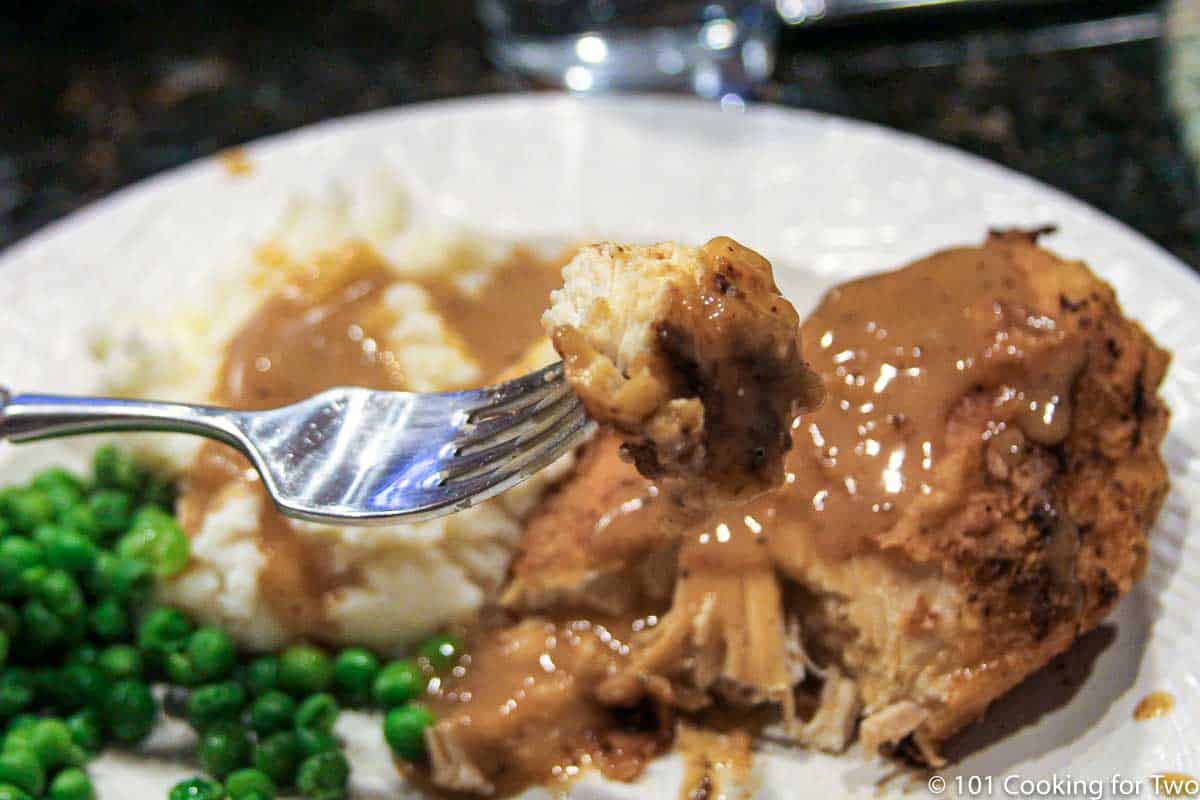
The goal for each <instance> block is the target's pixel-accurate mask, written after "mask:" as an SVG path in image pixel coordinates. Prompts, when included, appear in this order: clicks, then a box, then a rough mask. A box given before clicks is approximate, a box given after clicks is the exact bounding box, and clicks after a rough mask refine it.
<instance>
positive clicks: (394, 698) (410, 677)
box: [372, 660, 427, 709]
mask: <svg viewBox="0 0 1200 800" xmlns="http://www.w3.org/2000/svg"><path fill="white" fill-rule="evenodd" d="M426 683H427V681H426V679H425V673H423V672H422V671H421V668H420V667H419V666H418V665H417V663H416V662H415V661H410V660H406V661H393V662H392V663H390V664H388V665H387V666H386V667H384V668H383V669H382V670H380V671H379V675H378V676H376V678H375V686H374V689H373V691H372V696H373V697H374V698H375V703H376V704H377V705H378V706H379V707H380V708H385V709H386V708H396V707H397V706H402V705H404V704H405V703H407V702H409V701H410V700H413V699H414V698H416V697H418V696H420V695H421V693H422V692H424V691H425V685H426Z"/></svg>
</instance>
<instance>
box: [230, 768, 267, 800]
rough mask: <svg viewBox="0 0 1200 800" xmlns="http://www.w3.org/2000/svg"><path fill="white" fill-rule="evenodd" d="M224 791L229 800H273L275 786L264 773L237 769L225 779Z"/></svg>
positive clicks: (255, 770)
mask: <svg viewBox="0 0 1200 800" xmlns="http://www.w3.org/2000/svg"><path fill="white" fill-rule="evenodd" d="M225 791H226V792H228V793H229V800H248V799H249V798H250V797H251V796H255V797H259V798H262V800H273V799H274V797H275V784H274V782H273V781H272V780H271V777H270V776H269V775H267V774H266V773H265V772H262V771H260V770H257V769H249V768H247V769H239V770H237V771H236V772H231V773H230V774H229V777H228V778H226V779H225Z"/></svg>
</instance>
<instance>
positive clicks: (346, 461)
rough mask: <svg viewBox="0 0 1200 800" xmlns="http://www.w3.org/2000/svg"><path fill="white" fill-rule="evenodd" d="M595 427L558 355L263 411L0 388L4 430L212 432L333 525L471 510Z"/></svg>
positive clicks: (269, 484)
mask: <svg viewBox="0 0 1200 800" xmlns="http://www.w3.org/2000/svg"><path fill="white" fill-rule="evenodd" d="M594 428H595V423H593V422H591V421H590V420H589V419H588V418H587V417H586V415H585V414H584V411H583V405H582V404H581V403H580V401H579V398H577V397H576V396H575V394H574V392H572V391H571V389H570V387H569V386H568V385H567V383H566V380H565V378H564V377H563V369H562V364H561V363H557V364H552V365H550V366H548V367H545V368H544V369H541V370H539V371H537V372H531V373H529V374H528V375H523V376H522V377H520V378H516V379H515V380H511V381H508V382H507V383H502V384H499V385H498V386H492V387H488V388H485V389H475V390H471V391H462V392H437V393H415V392H382V391H373V390H370V389H359V388H349V387H347V388H337V389H330V390H328V391H325V392H321V393H320V394H317V395H313V396H312V397H310V398H308V399H306V400H301V401H300V402H298V403H293V404H292V405H287V406H282V407H280V408H274V409H268V410H266V411H236V410H233V409H228V408H218V407H215V406H203V405H189V404H184V403H166V402H155V401H147V400H124V399H116V398H106V397H70V396H61V395H44V394H10V393H9V392H8V391H7V390H5V389H4V388H3V387H0V440H4V439H7V440H8V441H10V442H29V441H34V440H37V439H47V438H52V437H58V436H73V435H76V434H83V433H101V432H115V431H166V432H171V433H191V434H196V435H198V436H205V437H208V438H210V439H216V440H218V441H221V442H224V443H225V444H228V445H231V446H233V447H235V448H237V449H238V450H239V451H241V453H242V454H243V455H245V456H246V457H247V458H249V459H250V462H251V463H252V464H253V465H254V468H255V469H256V470H257V471H258V473H259V475H261V476H262V482H263V486H264V487H265V488H266V490H267V492H268V493H270V495H271V497H272V499H273V500H274V501H275V504H276V505H277V506H278V507H279V510H280V511H282V512H283V513H284V514H287V515H288V516H291V517H297V518H299V519H305V520H309V521H312V522H324V523H335V524H336V523H342V524H345V523H352V524H360V525H367V524H372V523H384V522H417V521H420V520H426V519H433V518H435V517H439V516H442V515H445V514H449V513H451V512H454V511H460V510H462V509H465V508H469V507H471V506H473V505H475V504H476V503H478V502H480V501H482V500H485V499H487V498H489V497H492V496H494V495H496V494H499V493H500V492H502V491H504V490H505V489H508V488H511V487H513V486H515V485H517V484H518V483H520V482H521V481H523V480H525V479H526V478H528V477H529V476H530V475H532V474H533V473H535V472H537V471H538V470H540V469H542V468H543V467H545V466H547V465H548V464H550V463H551V462H552V461H554V460H555V459H557V458H558V457H559V456H561V455H563V454H565V453H567V452H568V451H570V450H571V449H572V448H573V447H575V446H576V445H577V444H579V443H580V442H582V441H583V440H584V439H585V438H587V437H588V436H589V435H590V434H591V432H592V430H594Z"/></svg>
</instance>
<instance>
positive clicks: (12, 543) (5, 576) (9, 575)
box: [0, 536, 45, 598]
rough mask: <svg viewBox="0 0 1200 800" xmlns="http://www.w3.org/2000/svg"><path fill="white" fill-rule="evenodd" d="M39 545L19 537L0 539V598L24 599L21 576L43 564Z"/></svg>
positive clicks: (25, 594)
mask: <svg viewBox="0 0 1200 800" xmlns="http://www.w3.org/2000/svg"><path fill="white" fill-rule="evenodd" d="M44 559H45V554H44V553H43V552H42V548H41V546H40V545H38V544H36V543H34V542H31V541H30V540H28V539H25V538H22V537H20V536H10V537H8V538H6V539H0V597H5V598H17V597H26V596H28V595H27V592H26V586H25V584H24V582H23V581H22V580H21V575H22V574H24V573H25V571H26V570H28V569H30V568H31V567H35V566H38V565H39V564H42V563H44Z"/></svg>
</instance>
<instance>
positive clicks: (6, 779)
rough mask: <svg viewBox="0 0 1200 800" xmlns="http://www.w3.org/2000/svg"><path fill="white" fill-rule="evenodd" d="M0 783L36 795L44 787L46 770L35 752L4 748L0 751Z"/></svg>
mask: <svg viewBox="0 0 1200 800" xmlns="http://www.w3.org/2000/svg"><path fill="white" fill-rule="evenodd" d="M0 783H6V784H8V785H10V786H15V787H17V788H18V789H20V790H22V791H24V792H27V793H28V794H31V795H33V796H34V797H37V796H38V795H40V794H41V793H42V791H43V790H44V789H45V788H46V771H45V769H44V768H43V767H42V765H41V762H40V761H39V760H38V757H37V754H36V753H33V752H31V751H29V750H23V749H11V750H5V751H4V752H3V753H0Z"/></svg>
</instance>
